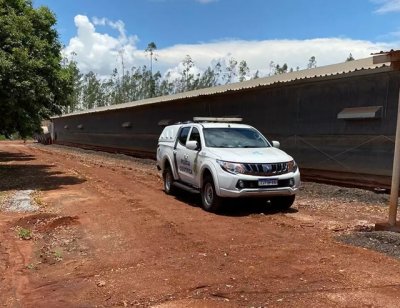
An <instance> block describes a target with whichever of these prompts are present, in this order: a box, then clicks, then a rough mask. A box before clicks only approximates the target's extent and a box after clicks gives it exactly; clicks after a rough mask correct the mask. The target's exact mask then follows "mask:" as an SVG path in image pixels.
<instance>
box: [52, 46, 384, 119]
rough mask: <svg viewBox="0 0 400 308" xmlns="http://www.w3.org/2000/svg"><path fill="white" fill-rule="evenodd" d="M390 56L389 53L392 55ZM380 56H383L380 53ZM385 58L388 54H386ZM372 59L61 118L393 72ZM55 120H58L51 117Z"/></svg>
mask: <svg viewBox="0 0 400 308" xmlns="http://www.w3.org/2000/svg"><path fill="white" fill-rule="evenodd" d="M391 52H392V51H391ZM382 53H383V52H382ZM385 54H387V52H386V53H385ZM374 62H375V61H374V57H369V58H365V59H360V60H353V61H349V62H344V63H339V64H333V65H327V66H321V67H317V68H313V69H305V70H301V71H296V72H291V73H285V74H280V75H274V76H269V77H263V78H258V79H252V80H248V81H244V82H238V83H232V84H228V85H222V86H217V87H212V88H206V89H200V90H194V91H189V92H184V93H177V94H172V95H167V96H160V97H154V98H148V99H144V100H140V101H134V102H129V103H124V104H118V105H111V106H105V107H99V108H94V109H89V110H84V111H79V112H74V113H70V114H66V115H62V116H60V117H68V116H74V115H78V114H87V113H94V112H102V111H108V110H117V109H125V108H130V107H135V106H142V105H150V104H157V103H162V102H168V101H174V100H180V99H186V98H194V97H199V96H207V95H213V94H221V93H225V92H229V91H240V90H246V89H251V88H256V87H263V86H270V85H274V84H280V83H289V82H294V81H299V80H308V79H317V78H318V79H319V78H342V77H346V75H347V74H349V73H353V74H368V73H371V70H374V73H375V72H381V71H390V70H392V68H391V67H390V64H391V62H383V63H374ZM53 118H58V117H53Z"/></svg>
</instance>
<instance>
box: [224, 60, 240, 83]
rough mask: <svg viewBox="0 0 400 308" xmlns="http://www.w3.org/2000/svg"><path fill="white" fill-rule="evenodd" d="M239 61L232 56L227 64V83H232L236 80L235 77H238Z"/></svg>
mask: <svg viewBox="0 0 400 308" xmlns="http://www.w3.org/2000/svg"><path fill="white" fill-rule="evenodd" d="M237 64H238V62H237V61H236V59H235V58H230V59H229V62H228V65H227V66H226V72H225V75H224V79H225V84H228V83H231V82H233V81H234V78H235V77H236V75H237V73H236V66H237Z"/></svg>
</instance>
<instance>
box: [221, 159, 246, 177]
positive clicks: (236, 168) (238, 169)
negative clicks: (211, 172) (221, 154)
mask: <svg viewBox="0 0 400 308" xmlns="http://www.w3.org/2000/svg"><path fill="white" fill-rule="evenodd" d="M217 163H218V164H219V165H220V166H221V168H222V169H224V170H225V171H226V172H229V173H233V174H238V173H245V172H246V168H245V167H244V165H243V164H240V163H232V162H229V161H223V160H219V159H217Z"/></svg>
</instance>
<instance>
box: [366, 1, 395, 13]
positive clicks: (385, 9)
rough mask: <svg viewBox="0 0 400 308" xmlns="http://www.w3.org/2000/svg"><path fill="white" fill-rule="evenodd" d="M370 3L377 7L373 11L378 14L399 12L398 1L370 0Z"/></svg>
mask: <svg viewBox="0 0 400 308" xmlns="http://www.w3.org/2000/svg"><path fill="white" fill-rule="evenodd" d="M372 2H373V3H376V4H378V5H379V7H378V9H377V10H376V11H375V12H376V13H378V14H386V13H392V12H400V0H372Z"/></svg>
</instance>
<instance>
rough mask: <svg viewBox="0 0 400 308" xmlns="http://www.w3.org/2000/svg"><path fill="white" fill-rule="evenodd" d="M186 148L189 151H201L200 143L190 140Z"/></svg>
mask: <svg viewBox="0 0 400 308" xmlns="http://www.w3.org/2000/svg"><path fill="white" fill-rule="evenodd" d="M186 147H187V148H188V149H189V150H193V151H197V150H199V148H200V147H199V144H198V142H197V141H194V140H189V141H187V142H186Z"/></svg>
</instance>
